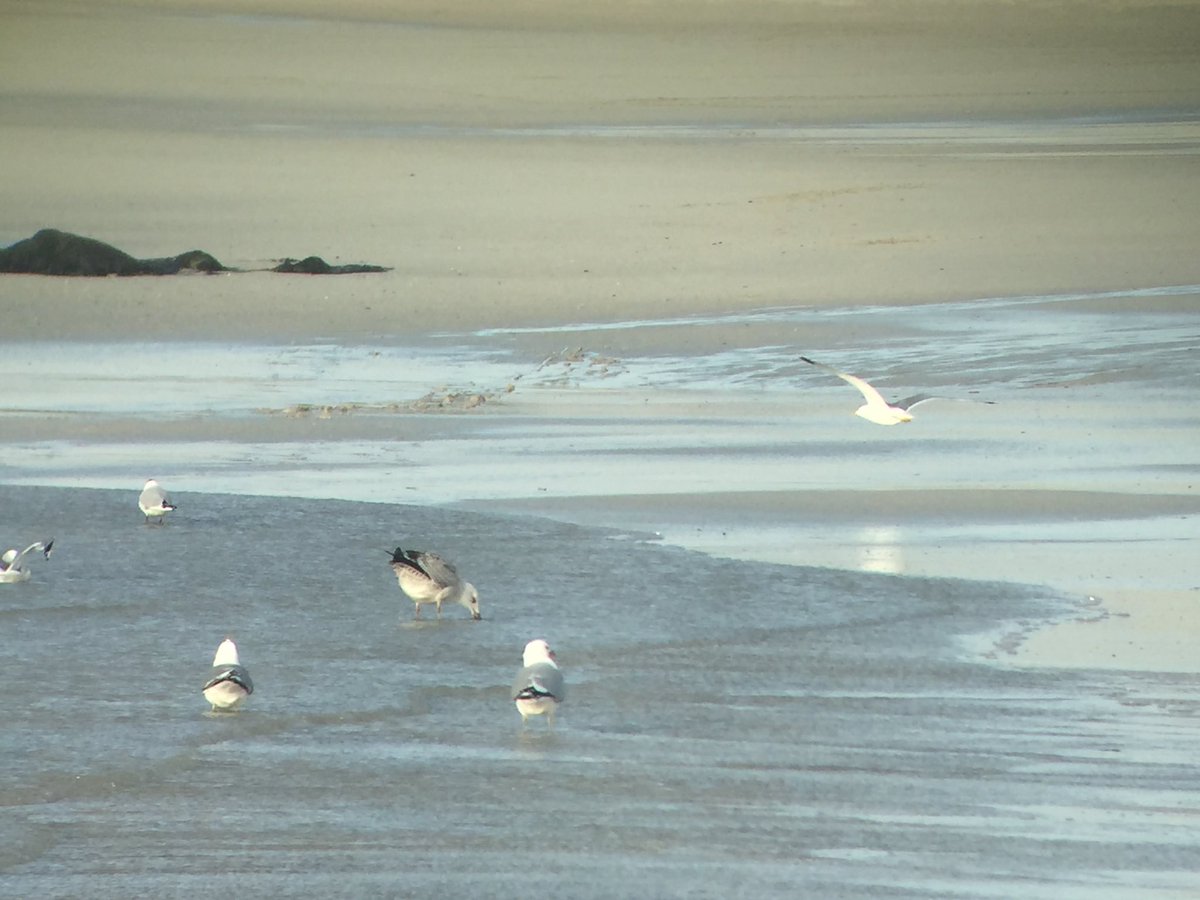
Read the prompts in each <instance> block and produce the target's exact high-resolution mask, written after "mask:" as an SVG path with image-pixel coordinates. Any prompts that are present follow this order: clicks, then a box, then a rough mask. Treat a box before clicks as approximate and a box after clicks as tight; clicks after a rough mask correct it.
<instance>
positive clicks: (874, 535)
mask: <svg viewBox="0 0 1200 900" xmlns="http://www.w3.org/2000/svg"><path fill="white" fill-rule="evenodd" d="M855 547H856V552H857V558H858V568H859V570H860V571H863V572H877V573H879V574H883V575H903V574H904V569H905V566H904V549H903V546H902V542H901V531H900V529H899V528H897V527H896V526H895V525H867V526H865V527H863V528H861V529H859V530H858V532H857V535H856V541H855Z"/></svg>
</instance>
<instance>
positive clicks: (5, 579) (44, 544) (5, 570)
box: [0, 538, 54, 584]
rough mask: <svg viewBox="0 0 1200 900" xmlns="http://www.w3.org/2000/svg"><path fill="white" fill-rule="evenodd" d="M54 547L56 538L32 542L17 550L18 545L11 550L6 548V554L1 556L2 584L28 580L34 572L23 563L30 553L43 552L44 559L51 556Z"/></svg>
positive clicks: (0, 581) (0, 580)
mask: <svg viewBox="0 0 1200 900" xmlns="http://www.w3.org/2000/svg"><path fill="white" fill-rule="evenodd" d="M53 547H54V538H51V539H50V540H48V541H38V542H37V543H36V544H30V545H29V546H28V547H26V548H25V549H24V550H21V551H20V552H18V551H17V548H16V547H13V548H12V549H11V550H5V551H4V555H3V556H0V584H15V583H16V582H18V581H28V580H29V576H30V575H32V574H33V573H32V572H31V571H30V570H29V569H26V568H25V567H24V566H22V565H21V563H22V562H23V561H24V559H25V557H26V556H28V555H29V554H30V553H38V552H40V553H41V554H42V557H43V558H44V559H49V558H50V551H51V549H53Z"/></svg>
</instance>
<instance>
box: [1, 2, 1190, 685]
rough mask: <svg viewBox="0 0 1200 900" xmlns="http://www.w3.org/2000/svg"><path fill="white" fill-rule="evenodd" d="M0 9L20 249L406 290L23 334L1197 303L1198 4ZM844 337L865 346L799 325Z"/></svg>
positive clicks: (81, 297)
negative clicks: (189, 261)
mask: <svg viewBox="0 0 1200 900" xmlns="http://www.w3.org/2000/svg"><path fill="white" fill-rule="evenodd" d="M0 16H2V17H3V20H4V22H5V28H4V33H3V36H0V42H2V43H3V53H0V78H2V80H3V83H4V84H5V85H6V88H5V93H4V97H3V101H2V103H3V110H4V116H3V118H2V121H0V138H2V139H3V143H4V146H5V148H6V151H5V152H6V158H7V161H8V163H7V165H5V166H4V169H3V172H0V195H2V196H4V197H5V214H4V216H3V219H2V221H0V241H3V242H7V243H11V242H12V241H14V240H17V239H19V238H21V237H25V236H28V235H29V234H32V233H33V232H34V231H35V230H37V229H38V228H40V227H43V226H54V227H59V228H64V229H67V230H71V231H75V232H77V233H81V234H86V235H89V236H94V237H99V238H101V239H103V240H106V241H108V242H110V243H113V244H114V245H116V246H119V247H121V248H123V249H125V250H127V251H129V252H132V253H135V254H136V255H143V256H152V255H167V254H171V253H176V252H182V251H183V250H185V249H190V248H193V247H199V248H203V249H205V250H208V251H210V252H212V253H214V254H215V255H216V256H217V257H218V258H219V259H221V260H222V261H223V262H225V263H226V264H227V265H232V266H243V267H255V266H260V265H265V264H269V263H270V262H271V261H273V260H274V259H277V258H280V257H283V256H297V257H298V256H304V255H308V254H313V253H315V254H319V255H323V256H324V257H325V258H327V259H329V260H331V261H339V262H358V261H366V262H374V263H379V264H383V265H388V266H391V267H393V271H391V272H389V273H386V274H384V275H369V276H353V277H344V278H305V277H295V278H286V279H285V280H283V281H281V278H280V276H274V275H268V274H253V273H251V274H231V275H218V276H211V277H199V276H197V277H178V278H174V279H171V280H169V281H167V280H160V279H155V278H140V279H112V278H109V279H45V278H39V277H36V276H6V277H5V279H4V284H3V293H2V295H0V306H2V308H3V318H4V322H5V329H4V332H3V335H2V338H0V339H2V340H4V341H21V340H34V341H36V340H47V339H55V340H217V341H222V340H231V339H232V340H255V339H257V340H269V341H282V342H293V341H303V340H306V339H320V340H335V341H347V342H355V341H358V342H364V343H387V342H389V341H391V340H396V339H399V340H408V339H414V338H415V339H416V340H420V335H422V334H424V333H428V332H442V331H447V330H451V331H453V330H460V331H475V330H481V329H489V328H513V327H521V326H537V327H539V328H544V327H546V326H553V325H572V324H574V323H579V322H589V323H605V322H620V321H653V320H656V319H660V318H661V319H666V320H677V319H680V318H684V319H686V318H687V317H689V316H697V315H700V316H702V315H709V314H714V313H717V314H728V313H730V312H731V311H737V310H756V309H763V308H768V309H769V308H777V307H795V306H799V307H811V306H839V305H857V304H889V305H897V304H909V303H926V304H928V303H936V302H940V301H960V300H962V301H965V300H973V299H976V298H989V297H1011V296H1022V295H1040V294H1046V295H1051V294H1058V293H1062V292H1076V291H1082V292H1088V291H1097V292H1104V291H1119V290H1122V289H1143V288H1147V287H1160V286H1169V285H1188V284H1195V283H1197V282H1200V269H1198V268H1197V263H1196V259H1195V253H1194V246H1193V244H1194V239H1193V237H1194V232H1195V227H1196V224H1197V215H1196V210H1197V209H1200V176H1198V175H1197V169H1196V153H1197V148H1198V147H1200V123H1197V121H1196V117H1195V116H1196V110H1197V108H1200V88H1198V87H1197V86H1198V85H1200V77H1197V76H1198V75H1200V73H1198V72H1197V69H1198V68H1200V62H1198V61H1197V60H1196V58H1195V53H1194V47H1195V46H1196V45H1197V43H1200V16H1197V15H1196V13H1195V11H1194V8H1193V7H1191V6H1190V5H1188V4H1177V5H1176V4H1150V3H1136V2H1131V3H1117V4H1110V5H1108V6H1106V7H1105V9H1104V14H1103V15H1093V14H1092V9H1091V7H1090V6H1088V7H1087V8H1085V7H1084V6H1082V5H1079V4H1072V3H1048V4H1012V5H1007V6H1004V7H990V8H983V7H980V6H979V5H977V4H961V3H943V2H920V0H918V2H897V3H889V4H857V3H847V4H819V3H805V2H796V3H748V4H743V3H739V4H732V3H715V4H704V5H703V6H701V7H696V6H694V5H690V4H676V3H670V2H660V3H622V4H605V6H604V9H603V12H601V11H599V10H597V9H595V8H594V7H592V6H591V5H588V4H580V3H566V4H554V5H553V6H552V7H551V6H546V5H543V4H517V5H515V6H506V7H505V9H504V11H503V13H501V12H500V11H498V10H496V9H493V8H492V7H491V6H489V5H488V4H456V5H455V7H454V8H453V9H446V8H443V7H442V6H435V5H432V4H421V3H405V4H399V5H394V4H379V3H368V2H356V3H352V4H346V5H342V6H340V7H339V10H338V13H337V15H336V16H334V15H331V14H330V13H329V12H328V9H327V8H326V6H325V5H324V4H314V3H304V2H300V0H294V2H293V0H279V2H269V0H262V2H259V3H256V4H241V3H230V4H226V5H224V6H221V5H217V6H212V5H206V6H204V7H203V8H201V7H197V6H195V5H193V4H190V3H187V2H172V3H168V4H160V5H159V6H158V7H157V8H156V9H155V10H154V11H150V10H148V9H146V8H144V7H142V6H141V5H140V4H133V3H106V4H102V5H98V6H94V7H89V8H88V9H87V10H84V9H81V8H78V7H75V6H69V5H62V6H60V5H56V4H54V3H50V4H45V3H38V4H34V3H20V2H5V3H4V4H3V5H2V6H0ZM447 60H452V61H453V63H452V64H449V65H447V64H446V61H447ZM868 123H869V124H870V127H867V125H868ZM1134 303H1136V304H1138V307H1137V308H1143V309H1147V310H1150V309H1152V308H1159V309H1161V308H1163V307H1164V306H1167V307H1178V306H1179V305H1181V304H1186V305H1188V306H1190V307H1191V308H1192V309H1194V308H1195V307H1194V303H1195V300H1194V298H1186V299H1184V298H1178V299H1172V298H1167V299H1162V300H1157V301H1155V300H1153V299H1141V300H1137V301H1129V302H1127V303H1126V306H1127V307H1128V308H1129V309H1130V310H1131V311H1132V310H1133V309H1134V307H1133V306H1132V304H1134ZM1152 304H1154V306H1152ZM747 332H751V333H750V334H747ZM769 333H770V328H769V327H768V328H766V329H754V328H753V327H747V326H746V325H745V324H744V323H739V324H738V325H735V326H731V327H729V328H726V329H708V330H706V331H705V332H704V333H703V334H704V336H703V337H700V336H698V335H697V333H696V329H690V328H684V327H676V328H670V327H667V328H660V329H654V330H641V331H639V332H637V333H635V332H633V331H627V332H612V333H608V334H601V335H598V336H589V337H592V338H593V340H595V338H597V337H598V338H599V340H596V341H595V343H594V344H593V345H590V346H589V347H588V349H589V350H592V351H597V352H601V353H612V354H616V355H628V354H630V353H633V352H645V351H648V350H657V351H666V350H670V351H673V352H679V353H706V352H712V351H713V349H714V348H717V347H723V346H729V345H730V344H731V343H732V344H734V345H735V346H736V345H739V342H740V345H750V344H753V343H754V342H755V341H756V340H767V339H768V335H769ZM837 338H841V339H848V340H849V341H850V342H852V343H858V344H859V345H862V344H863V341H861V340H856V339H857V338H859V336H858V335H855V334H849V335H840V336H839V335H836V334H820V333H818V334H813V335H812V336H811V340H812V342H813V344H814V345H816V346H817V347H818V348H819V347H820V345H821V343H822V342H826V343H828V342H829V340H830V339H837ZM537 340H538V341H539V342H540V343H539V344H538V345H537V347H535V348H534V351H535V352H536V351H537V350H538V349H542V348H544V346H548V342H547V339H546V336H545V335H544V334H543V333H539V334H538V335H537ZM568 340H570V336H569V335H568V336H567V337H566V338H564V339H563V343H566V342H567V341H568ZM647 342H649V343H647ZM530 343H531V345H532V344H533V341H532V340H531V341H530ZM768 414H769V413H768ZM7 427H8V428H12V429H13V430H14V431H15V430H16V428H15V426H7ZM39 427H44V429H45V431H44V433H45V434H46V435H47V436H50V435H54V436H62V432H63V430H64V429H65V431H66V432H67V433H68V434H69V433H70V431H71V426H70V425H69V424H68V425H64V424H63V423H62V422H61V421H58V420H54V421H47V422H44V423H43V424H42V426H38V425H36V424H35V423H33V422H31V420H29V419H28V418H26V419H24V420H23V421H22V422H21V423H20V432H21V433H22V436H24V437H26V438H28V437H30V436H33V435H36V434H37V432H38V428H39ZM261 427H262V428H263V429H266V430H267V431H269V430H270V429H272V428H280V427H285V426H281V425H279V424H278V423H272V422H263V423H261ZM31 431H32V435H31ZM10 433H13V432H12V431H10ZM844 480H845V481H846V482H847V483H851V484H852V483H853V481H854V479H853V476H852V474H847V476H846V478H845V479H844ZM768 487H769V486H768ZM828 487H829V488H830V489H831V490H833V489H836V488H838V487H839V485H838V484H836V483H834V484H830V485H828ZM896 487H899V486H896V485H877V486H876V488H877V489H882V490H886V489H889V488H896ZM1053 487H1054V486H1053V485H1045V486H1042V490H1045V489H1053ZM604 490H605V489H604V488H601V493H603V492H604ZM682 496H684V497H686V494H685V495H682ZM699 496H700V497H701V498H702V497H703V496H704V494H701V495H699ZM751 496H754V497H755V498H757V499H756V500H755V501H754V502H753V503H752V504H750V505H751V506H752V507H753V506H754V504H765V503H767V501H766V500H765V499H764V498H765V497H767V496H778V495H768V494H766V493H764V492H761V491H760V492H758V493H756V494H754V495H751ZM974 496H975V499H976V501H977V502H978V503H980V504H982V506H984V507H987V506H988V505H989V501H987V500H983V499H981V498H982V497H984V496H993V497H1004V498H1006V500H1009V501H1011V499H1012V498H1013V497H1015V496H1017V495H1015V494H1013V493H1011V492H1001V493H993V494H991V495H984V494H976V495H974ZM1020 496H1022V497H1023V498H1024V499H1023V500H1022V501H1019V502H1021V503H1024V504H1025V508H1028V509H1031V510H1032V509H1034V508H1036V505H1037V503H1038V502H1039V501H1038V499H1037V498H1038V497H1039V495H1038V493H1036V492H1029V493H1026V494H1023V495H1020ZM532 499H533V501H534V502H536V499H537V498H536V497H534V498H532ZM811 499H812V498H811V497H807V496H806V497H805V498H804V500H803V502H804V504H805V505H807V504H808V503H809V502H811ZM660 500H661V498H655V499H654V500H653V505H654V507H655V508H658V505H659V501H660ZM1193 500H1194V494H1190V493H1189V494H1188V495H1187V498H1186V499H1184V500H1183V501H1182V502H1183V503H1184V505H1185V506H1188V505H1190V504H1191V503H1192V502H1193ZM570 502H571V501H566V503H567V504H569V503H570ZM1171 502H1172V501H1170V500H1166V501H1164V504H1165V505H1164V512H1165V511H1166V507H1168V506H1170V504H1171ZM688 505H689V504H688V503H686V502H685V503H683V505H682V506H681V510H686V509H687V507H688ZM798 505H799V501H797V503H794V504H791V505H790V506H789V512H794V511H795V510H796V508H797V507H798ZM758 508H760V509H762V512H763V515H764V516H765V517H766V518H770V517H771V514H770V512H769V509H768V508H767V506H760V507H758ZM606 509H607V507H606ZM892 511H893V512H894V513H895V514H898V515H900V517H902V518H903V517H904V513H903V510H902V509H901V508H899V507H897V506H896V505H893V510H892ZM560 514H561V511H560ZM621 515H622V514H620V513H616V512H615V513H614V514H613V517H612V518H613V519H615V520H618V521H619V520H620V519H621ZM598 518H599V519H601V520H604V521H610V517H609V516H607V515H600V516H599V517H598ZM684 518H690V516H684ZM1175 562H1176V560H1174V559H1172V560H1171V561H1170V564H1169V565H1168V566H1167V567H1168V568H1174V563H1175ZM1146 565H1147V567H1148V568H1153V569H1155V570H1161V568H1162V566H1160V565H1157V564H1155V563H1154V562H1152V561H1149V560H1147V561H1146ZM965 568H966V569H970V568H971V566H970V565H968V566H966V567H965ZM1196 585H1197V580H1196V579H1195V578H1194V577H1193V573H1190V572H1189V573H1188V574H1187V575H1184V576H1183V577H1181V579H1180V583H1179V584H1178V585H1177V587H1178V588H1179V589H1180V590H1194V589H1195V588H1196ZM1118 586H1119V585H1118ZM1131 624H1133V623H1131V622H1130V621H1120V622H1116V623H1115V625H1116V626H1119V627H1122V628H1124V627H1129V626H1130V625H1131ZM1151 656H1153V654H1151ZM1128 662H1129V664H1130V665H1133V666H1136V665H1139V664H1149V662H1150V660H1149V659H1142V658H1139V659H1130V660H1129V661H1128Z"/></svg>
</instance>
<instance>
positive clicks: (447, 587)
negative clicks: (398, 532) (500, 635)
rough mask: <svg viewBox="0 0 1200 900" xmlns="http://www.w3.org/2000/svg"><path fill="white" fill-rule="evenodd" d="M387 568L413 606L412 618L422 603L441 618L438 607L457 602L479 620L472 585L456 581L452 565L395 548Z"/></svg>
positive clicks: (422, 553) (433, 555)
mask: <svg viewBox="0 0 1200 900" xmlns="http://www.w3.org/2000/svg"><path fill="white" fill-rule="evenodd" d="M384 552H387V551H384ZM391 566H392V571H393V572H395V573H396V581H398V582H399V583H400V590H402V591H404V593H405V594H407V595H408V597H409V599H411V600H412V602H413V604H414V605H415V606H416V612H415V614H414V618H417V619H419V618H421V604H422V603H432V604H434V605H435V606H436V607H437V614H438V617H439V618H441V615H442V604H443V603H445V602H447V601H451V602H454V603H461V604H462V605H463V606H465V607H466V608H467V609H468V610H470V611H471V618H472V619H478V618H480V616H479V593H478V592H477V591H476V590H475V585H473V584H471V582H469V581H463V580H462V579H461V578H459V577H458V572H457V571H456V570H455V568H454V566H452V565H450V563H448V562H446V560H444V559H442V558H441V557H440V556H438V555H437V554H436V553H426V552H425V551H423V550H403V549H401V548H400V547H397V548H396V549H395V550H393V551H392V562H391Z"/></svg>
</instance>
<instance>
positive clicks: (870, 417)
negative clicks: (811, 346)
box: [800, 356, 993, 425]
mask: <svg viewBox="0 0 1200 900" xmlns="http://www.w3.org/2000/svg"><path fill="white" fill-rule="evenodd" d="M800 359H802V360H803V361H804V362H806V363H808V364H809V365H810V366H816V367H817V368H818V369H824V370H825V371H827V372H832V373H833V374H834V375H836V376H837V377H838V378H840V379H842V381H845V382H847V383H848V384H852V385H854V386H855V387H856V388H858V391H859V393H860V394H862V395H863V397H864V398H865V399H866V401H867V402H866V403H864V404H863V405H862V406H860V407H859V408H858V409H856V410H855V411H854V414H855V415H856V416H861V417H862V418H864V419H866V420H867V421H868V422H874V423H875V424H876V425H899V424H900V423H902V422H911V421H912V420H913V417H912V413H911V412H910V410H911V409H912V408H913V407H914V406H916V405H917V404H919V403H925V402H926V401H928V400H947V399H956V398H948V397H936V396H934V395H933V394H915V395H913V396H912V397H905V398H904V399H903V400H897V401H896V402H895V403H888V402H887V401H886V400H884V399H883V395H882V394H881V393H879V391H877V390H875V388H873V387H872V386H871V385H870V384H868V383H867V382H866V381H864V380H863V379H861V378H859V377H858V376H857V375H848V374H846V373H845V372H839V371H838V370H837V369H835V368H833V366H827V365H825V364H824V363H819V362H817V361H816V360H813V359H809V358H808V357H807V356H802V357H800ZM978 402H980V403H991V402H993V401H991V400H980V401H978Z"/></svg>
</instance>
